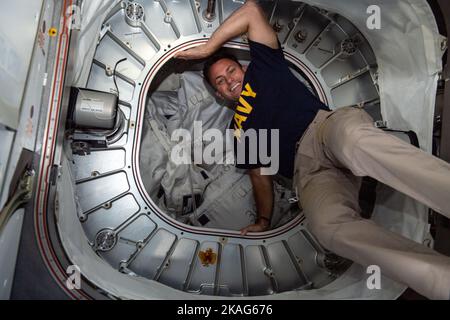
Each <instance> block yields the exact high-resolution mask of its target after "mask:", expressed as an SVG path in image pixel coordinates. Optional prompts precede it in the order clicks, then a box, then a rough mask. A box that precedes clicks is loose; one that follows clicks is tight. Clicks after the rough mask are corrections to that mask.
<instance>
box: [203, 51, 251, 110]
mask: <svg viewBox="0 0 450 320" xmlns="http://www.w3.org/2000/svg"><path fill="white" fill-rule="evenodd" d="M245 69H246V68H245V67H244V68H243V67H241V65H240V64H238V63H237V62H235V61H233V60H230V59H226V58H225V59H221V60H219V61H217V62H216V63H214V64H213V65H212V66H211V68H210V69H209V79H210V81H211V83H212V84H213V86H214V88H215V89H216V94H217V95H218V96H219V97H221V98H223V99H226V100H230V101H236V102H237V101H238V100H239V96H240V95H241V91H242V82H243V81H244V74H245Z"/></svg>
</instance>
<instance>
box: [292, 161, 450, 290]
mask: <svg viewBox="0 0 450 320" xmlns="http://www.w3.org/2000/svg"><path fill="white" fill-rule="evenodd" d="M357 179H358V178H356V177H354V176H353V175H351V174H346V173H344V172H343V171H341V170H339V169H337V168H328V169H325V168H324V169H323V170H320V171H318V172H316V173H314V174H313V176H312V177H311V179H310V180H309V182H308V183H307V184H306V185H305V186H304V188H303V189H301V190H299V191H300V202H301V205H302V207H303V209H304V212H305V215H306V217H307V219H308V226H309V229H310V230H311V232H312V233H313V234H314V235H315V236H316V238H317V239H318V240H319V242H320V243H321V244H322V245H323V246H324V247H325V248H327V249H329V250H331V251H333V252H335V253H337V254H338V255H340V256H343V257H345V258H348V259H351V260H353V261H355V262H356V263H359V264H361V265H363V266H368V265H377V266H379V267H380V269H381V273H382V274H383V275H386V276H388V277H390V278H392V279H395V280H397V281H400V282H402V283H404V284H405V285H407V286H409V287H411V288H413V289H414V290H416V291H417V292H419V293H420V294H423V295H425V296H427V297H429V298H431V299H449V298H450V296H449V295H450V258H448V257H446V256H443V255H440V254H439V253H437V252H435V251H433V250H431V249H429V248H427V247H425V246H423V245H421V244H419V243H416V242H414V241H411V240H409V239H406V238H404V237H402V236H400V235H398V234H395V233H393V232H390V231H388V230H386V229H384V228H382V227H380V226H378V225H376V224H375V223H374V222H373V221H371V220H366V219H363V218H361V217H360V214H359V213H360V210H359V205H358V191H359V183H358V180H357ZM297 185H299V183H298V181H297ZM381 285H383V284H381Z"/></svg>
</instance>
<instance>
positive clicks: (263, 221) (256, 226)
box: [241, 219, 270, 236]
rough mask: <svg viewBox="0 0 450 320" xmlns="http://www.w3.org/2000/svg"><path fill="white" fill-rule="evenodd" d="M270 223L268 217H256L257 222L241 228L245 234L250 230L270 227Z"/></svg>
mask: <svg viewBox="0 0 450 320" xmlns="http://www.w3.org/2000/svg"><path fill="white" fill-rule="evenodd" d="M269 227H270V223H269V220H266V219H256V223H255V224H251V225H249V226H247V227H245V228H244V229H241V235H242V236H245V235H246V234H247V233H248V232H263V231H266V230H267V229H269Z"/></svg>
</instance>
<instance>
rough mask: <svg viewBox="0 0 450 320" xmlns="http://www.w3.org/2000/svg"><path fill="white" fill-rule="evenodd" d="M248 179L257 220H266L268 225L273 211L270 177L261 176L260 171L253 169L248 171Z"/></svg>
mask: <svg viewBox="0 0 450 320" xmlns="http://www.w3.org/2000/svg"><path fill="white" fill-rule="evenodd" d="M250 179H251V182H252V186H253V194H254V197H255V202H256V210H257V213H258V218H260V219H261V218H262V219H266V220H267V222H269V225H270V219H271V218H272V210H273V182H272V177H271V176H267V175H261V173H260V169H253V170H251V171H250Z"/></svg>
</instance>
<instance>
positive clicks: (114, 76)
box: [113, 58, 127, 98]
mask: <svg viewBox="0 0 450 320" xmlns="http://www.w3.org/2000/svg"><path fill="white" fill-rule="evenodd" d="M125 60H127V58H123V59H120V60H119V61H117V62H116V65H115V66H114V71H113V81H114V85H115V86H116V92H117V98H119V88H118V87H117V82H116V69H117V66H118V65H119V63H122V62H124V61H125Z"/></svg>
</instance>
